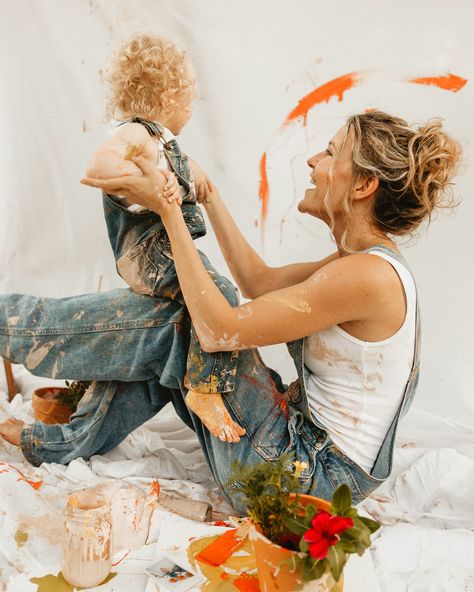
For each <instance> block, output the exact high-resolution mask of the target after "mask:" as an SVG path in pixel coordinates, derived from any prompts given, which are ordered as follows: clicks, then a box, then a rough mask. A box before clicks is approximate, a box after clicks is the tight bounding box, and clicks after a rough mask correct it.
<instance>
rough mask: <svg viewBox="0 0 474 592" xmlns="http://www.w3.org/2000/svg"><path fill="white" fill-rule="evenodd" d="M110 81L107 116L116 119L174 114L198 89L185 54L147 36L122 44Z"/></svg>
mask: <svg viewBox="0 0 474 592" xmlns="http://www.w3.org/2000/svg"><path fill="white" fill-rule="evenodd" d="M107 81H108V83H109V88H110V92H109V97H108V101H107V114H108V115H109V116H110V117H115V118H123V117H125V118H126V117H132V116H139V117H145V118H148V119H152V118H153V117H154V116H156V114H157V113H163V112H167V113H172V112H173V110H174V109H175V107H176V104H177V102H178V100H182V99H183V97H184V98H185V99H187V98H188V97H189V99H191V97H192V95H193V93H194V86H195V77H194V73H193V71H192V68H191V66H190V62H189V61H188V58H187V56H186V52H184V51H179V50H178V49H177V47H176V46H175V45H174V44H173V43H171V41H168V40H167V39H164V38H163V37H154V36H152V35H147V34H139V35H133V36H132V37H130V38H129V39H127V40H126V41H124V42H123V43H122V45H121V46H120V47H119V49H118V50H117V51H116V52H115V54H114V55H113V57H112V59H111V62H110V66H109V70H108V75H107Z"/></svg>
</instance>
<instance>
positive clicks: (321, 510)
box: [227, 455, 380, 592]
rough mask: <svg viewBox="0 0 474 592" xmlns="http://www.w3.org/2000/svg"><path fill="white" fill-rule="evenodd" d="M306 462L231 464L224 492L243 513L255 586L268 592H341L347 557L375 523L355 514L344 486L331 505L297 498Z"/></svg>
mask: <svg viewBox="0 0 474 592" xmlns="http://www.w3.org/2000/svg"><path fill="white" fill-rule="evenodd" d="M304 468H306V463H302V462H299V461H293V458H292V456H291V455H282V456H281V457H280V458H279V459H278V460H277V461H275V462H273V463H268V462H266V463H260V464H256V465H253V466H244V465H241V464H238V463H234V464H233V466H232V473H231V476H230V479H229V481H228V483H227V488H228V491H229V492H230V493H231V494H232V495H235V496H237V497H238V499H239V501H240V502H241V503H243V504H244V505H245V506H246V508H247V514H248V516H249V518H250V519H251V521H252V527H251V529H250V538H251V540H252V543H253V547H254V551H255V558H256V562H257V570H258V578H259V581H260V587H261V589H262V590H266V591H267V592H271V591H276V590H279V591H280V592H281V591H282V590H285V592H291V591H292V590H305V591H308V592H309V591H310V590H315V591H316V590H317V591H318V592H326V591H327V592H336V591H337V592H340V591H342V589H343V569H344V565H345V564H346V562H347V560H348V559H349V556H350V554H351V553H357V554H358V555H362V554H363V553H364V552H365V551H366V549H367V548H368V547H369V546H370V544H371V541H370V536H371V534H372V533H374V532H375V531H376V530H377V529H378V528H379V527H380V524H379V523H378V522H375V521H374V520H371V519H369V518H365V517H362V516H360V515H359V513H358V511H357V510H356V508H354V507H353V506H352V494H351V490H350V488H349V487H348V486H347V485H345V484H344V485H341V486H340V487H338V488H337V489H336V491H335V492H334V495H333V498H332V501H331V502H328V501H327V500H323V499H321V498H317V497H313V496H310V495H304V494H300V493H298V490H299V489H300V487H301V483H300V480H299V477H300V475H301V473H302V471H303V470H304Z"/></svg>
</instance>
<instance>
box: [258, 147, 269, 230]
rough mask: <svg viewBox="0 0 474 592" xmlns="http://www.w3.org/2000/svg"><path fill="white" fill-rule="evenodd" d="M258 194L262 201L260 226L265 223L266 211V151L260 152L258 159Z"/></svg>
mask: <svg viewBox="0 0 474 592" xmlns="http://www.w3.org/2000/svg"><path fill="white" fill-rule="evenodd" d="M258 196H259V198H260V201H261V202H262V207H261V209H260V215H261V217H262V226H263V224H264V223H265V220H266V217H267V212H268V177H267V153H266V152H264V153H263V154H262V158H261V159H260V189H259V191H258Z"/></svg>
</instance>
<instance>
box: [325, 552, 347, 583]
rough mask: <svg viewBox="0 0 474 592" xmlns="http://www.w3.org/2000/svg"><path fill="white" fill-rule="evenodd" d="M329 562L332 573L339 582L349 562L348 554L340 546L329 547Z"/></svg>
mask: <svg viewBox="0 0 474 592" xmlns="http://www.w3.org/2000/svg"><path fill="white" fill-rule="evenodd" d="M327 560H328V563H329V567H330V569H331V573H332V575H333V576H334V579H335V580H336V582H337V581H338V579H339V578H340V577H341V573H342V570H343V569H344V565H345V563H346V561H347V557H346V554H345V553H344V551H343V550H342V549H341V548H340V547H339V545H333V546H332V547H329V552H328V555H327Z"/></svg>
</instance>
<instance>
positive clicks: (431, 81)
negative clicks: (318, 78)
mask: <svg viewBox="0 0 474 592" xmlns="http://www.w3.org/2000/svg"><path fill="white" fill-rule="evenodd" d="M365 73H368V71H365ZM363 74H364V71H359V72H351V73H350V74H345V75H344V76H339V77H338V78H334V80H330V81H329V82H326V84H323V85H322V86H319V87H318V88H315V89H314V90H313V91H311V92H310V93H309V94H307V95H306V96H304V97H303V98H302V99H300V100H299V101H298V104H297V106H296V107H295V108H294V109H293V110H292V111H291V112H290V113H289V115H288V116H287V117H286V119H285V121H284V123H283V127H285V126H287V125H288V124H289V123H291V122H292V121H295V120H296V119H298V118H300V117H301V118H302V119H303V126H305V125H306V123H307V118H308V113H309V111H310V110H311V109H312V108H313V107H314V106H315V105H317V104H318V103H322V102H326V103H328V102H329V100H330V99H331V98H332V97H337V98H338V99H339V101H342V98H343V95H344V93H345V92H346V91H348V90H349V89H351V88H353V87H354V86H356V85H358V84H359V83H360V82H361V80H362V76H363ZM407 82H410V83H412V84H426V85H431V86H437V87H438V88H441V89H443V90H448V91H451V92H458V91H459V90H461V89H462V88H463V87H464V86H465V85H466V83H467V82H468V81H467V80H466V79H465V78H462V77H461V76H457V75H456V74H451V73H448V74H447V75H445V76H427V77H423V78H413V79H410V80H408V81H407ZM374 110H375V109H366V110H365V112H366V113H367V112H369V111H374ZM259 198H260V201H261V209H260V220H261V226H262V237H263V232H264V227H265V221H266V218H267V214H268V204H269V200H270V189H269V184H268V176H267V154H266V152H264V153H263V155H262V157H261V159H260V189H259Z"/></svg>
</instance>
